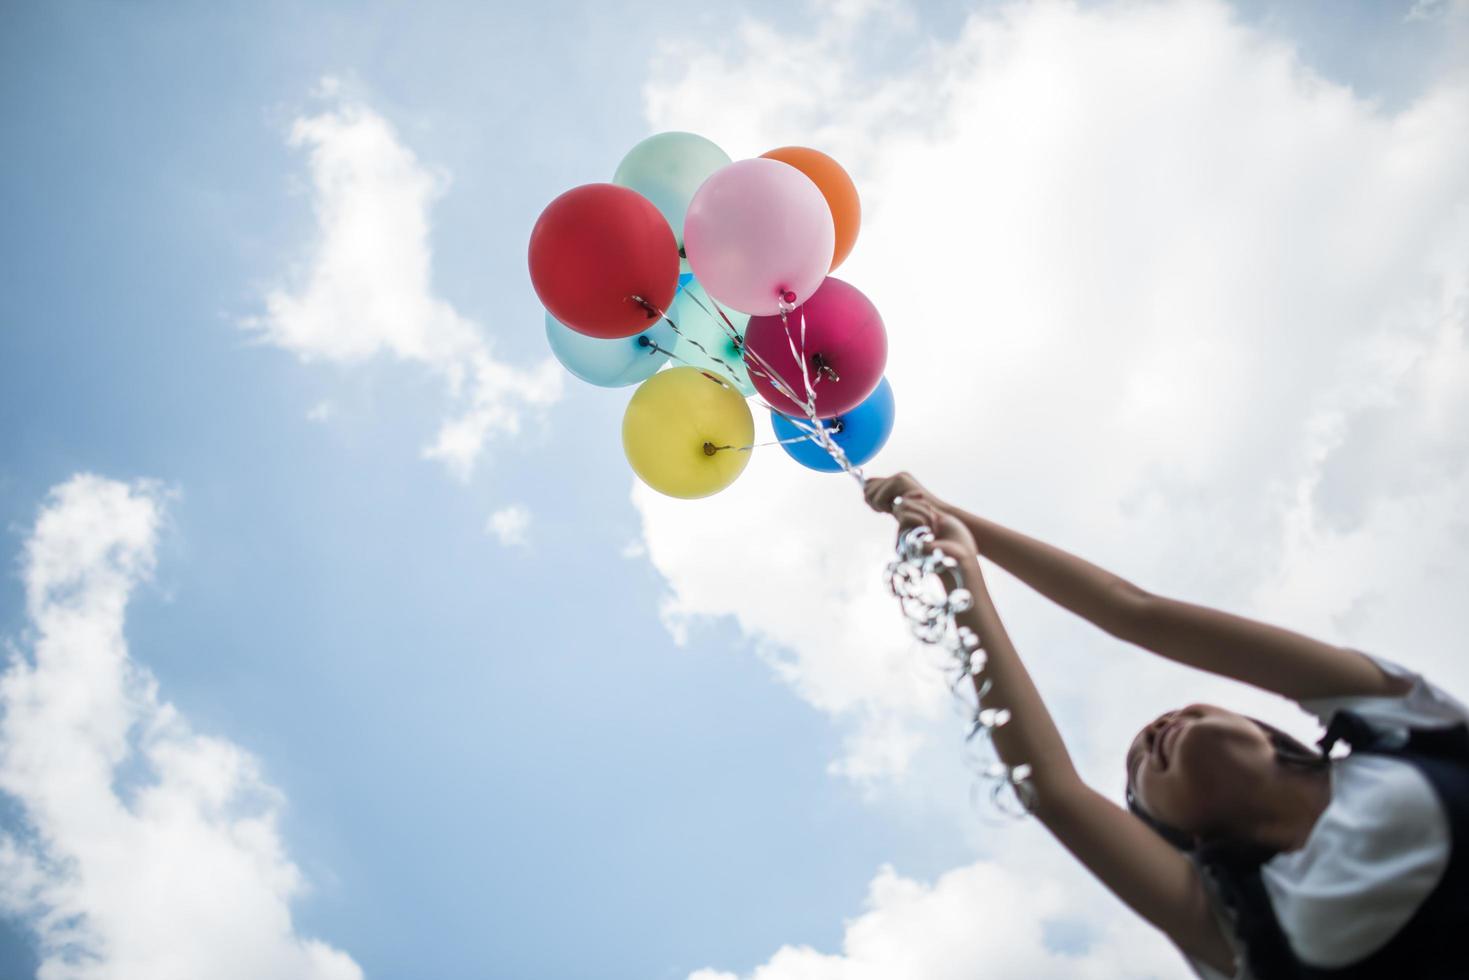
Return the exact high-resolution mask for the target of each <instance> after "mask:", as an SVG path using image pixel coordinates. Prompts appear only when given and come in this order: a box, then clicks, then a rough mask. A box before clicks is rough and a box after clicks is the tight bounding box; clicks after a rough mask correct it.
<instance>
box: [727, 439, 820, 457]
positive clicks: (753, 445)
mask: <svg viewBox="0 0 1469 980" xmlns="http://www.w3.org/2000/svg"><path fill="white" fill-rule="evenodd" d="M809 439H810V437H809V436H804V435H802V436H791V437H790V438H789V439H774V440H772V441H770V442H752V443H751V444H750V445H748V446H715V447H714V451H715V452H719V451H720V450H721V449H733V450H734V451H735V452H737V453H747V452H749V451H750V450H752V449H759V448H760V447H761V446H789V445H790V444H791V443H793V442H807V441H809Z"/></svg>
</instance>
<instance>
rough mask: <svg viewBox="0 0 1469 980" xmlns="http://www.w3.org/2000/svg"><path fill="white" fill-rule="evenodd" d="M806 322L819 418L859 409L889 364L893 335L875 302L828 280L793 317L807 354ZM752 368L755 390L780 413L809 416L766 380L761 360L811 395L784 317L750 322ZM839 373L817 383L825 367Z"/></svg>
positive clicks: (748, 338) (792, 333) (792, 323)
mask: <svg viewBox="0 0 1469 980" xmlns="http://www.w3.org/2000/svg"><path fill="white" fill-rule="evenodd" d="M803 317H804V318H805V321H806V342H805V346H804V350H805V355H806V370H807V372H808V373H809V375H810V377H811V380H812V381H813V382H814V383H815V389H816V416H817V417H818V418H823V419H829V418H831V417H832V416H833V415H840V414H841V413H843V412H846V411H849V410H851V409H853V408H856V407H857V406H858V405H859V404H861V403H862V401H863V400H864V399H865V398H866V397H867V396H868V395H870V394H872V392H873V390H874V389H876V388H877V383H878V382H879V381H881V380H882V372H883V369H884V368H885V367H886V366H887V360H888V334H887V329H886V328H885V327H883V325H882V317H881V316H879V315H878V312H877V308H876V307H874V306H873V305H872V301H871V300H869V299H868V298H867V297H866V296H863V295H862V292H861V290H859V289H857V287H856V286H852V285H850V284H848V283H845V282H842V281H841V280H840V279H833V278H831V277H830V276H828V277H827V278H826V281H825V282H823V283H822V284H821V286H820V288H819V289H817V290H816V292H815V293H813V294H812V295H811V298H810V299H808V300H807V301H806V302H805V303H803V304H802V305H801V307H800V308H799V309H797V310H796V311H795V312H793V313H791V314H790V315H789V316H788V317H787V321H786V322H787V323H788V324H789V326H790V338H792V339H794V340H795V343H796V349H797V350H801V349H802V344H801V320H802V318H803ZM745 349H746V354H747V357H746V362H745V363H746V364H748V365H749V368H750V380H751V381H752V382H754V384H755V389H756V390H757V391H759V392H760V395H761V396H762V397H763V398H764V399H765V400H766V401H768V402H769V403H770V406H771V407H772V408H774V409H775V410H776V411H777V412H781V413H782V414H785V415H791V416H794V417H796V418H806V410H805V409H804V408H802V407H801V405H799V404H797V403H796V402H793V401H791V400H790V399H789V398H787V397H786V396H785V395H783V394H781V393H780V392H779V391H778V390H777V389H776V387H775V385H774V384H773V383H772V382H771V380H770V378H769V377H767V376H766V373H765V368H764V367H763V366H762V365H761V361H764V362H765V364H768V365H769V366H770V368H771V370H773V371H774V372H775V373H776V375H778V376H779V377H780V378H781V379H782V380H783V381H784V382H785V383H786V384H787V385H788V386H789V387H790V389H791V390H792V391H794V392H795V393H796V394H797V395H799V396H800V397H801V399H802V400H804V399H805V397H806V386H805V382H804V381H802V380H801V363H800V362H799V361H797V360H796V359H795V357H793V356H792V355H791V341H790V339H787V336H786V324H782V323H781V319H780V317H779V316H756V317H751V318H750V325H749V326H748V327H746V328H745ZM823 365H824V366H826V367H827V368H829V369H830V370H831V372H833V373H835V375H836V377H835V378H833V377H832V375H831V374H826V375H825V376H823V377H821V380H820V381H817V380H816V379H817V377H818V375H819V374H821V371H822V366H823Z"/></svg>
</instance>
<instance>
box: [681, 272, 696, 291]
mask: <svg viewBox="0 0 1469 980" xmlns="http://www.w3.org/2000/svg"><path fill="white" fill-rule="evenodd" d="M693 278H694V274H693V273H692V272H680V273H679V274H678V288H679V289H682V288H684V287H685V286H687V285H688V284H689V282H690V281H691V280H693Z"/></svg>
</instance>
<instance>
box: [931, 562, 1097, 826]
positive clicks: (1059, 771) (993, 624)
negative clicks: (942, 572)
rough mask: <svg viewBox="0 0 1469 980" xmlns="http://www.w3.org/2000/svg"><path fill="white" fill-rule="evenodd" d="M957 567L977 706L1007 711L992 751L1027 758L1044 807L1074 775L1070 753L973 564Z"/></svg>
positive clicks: (1013, 761)
mask: <svg viewBox="0 0 1469 980" xmlns="http://www.w3.org/2000/svg"><path fill="white" fill-rule="evenodd" d="M960 572H961V574H962V575H963V577H964V587H965V588H966V589H968V590H969V591H970V593H971V594H972V595H973V596H974V605H973V606H972V607H971V608H970V609H968V610H967V611H965V612H963V613H960V614H959V615H958V616H956V617H955V621H956V622H957V623H958V624H959V625H960V626H967V627H969V628H970V629H972V630H974V632H975V633H976V634H977V635H978V636H979V640H980V644H981V647H982V649H983V650H984V651H985V656H986V659H985V667H984V670H983V672H982V673H980V674H979V675H978V676H977V677H976V678H975V686H976V689H977V690H980V691H983V696H982V697H981V700H980V706H981V707H984V708H1003V709H1005V710H1008V711H1009V712H1010V720H1009V721H1008V722H1006V723H1005V724H1004V725H1001V726H1000V727H999V728H996V729H994V730H993V732H992V733H991V734H992V737H993V741H994V746H995V751H996V752H997V753H998V754H999V756H1000V758H1001V759H1002V760H1003V761H1004V762H1005V763H1006V764H1007V765H1011V766H1016V765H1020V764H1022V763H1027V764H1029V765H1030V766H1031V767H1032V769H1033V770H1034V775H1033V777H1032V782H1033V784H1034V785H1035V787H1036V788H1037V790H1038V792H1039V793H1040V796H1041V799H1038V801H1037V802H1038V804H1039V805H1040V806H1042V807H1044V805H1045V802H1046V801H1045V799H1044V797H1045V796H1046V795H1047V793H1048V792H1054V791H1055V790H1057V789H1059V788H1062V787H1068V788H1069V786H1070V784H1071V783H1073V782H1074V781H1075V780H1076V778H1077V777H1076V771H1075V769H1074V767H1073V765H1072V762H1071V756H1070V754H1069V753H1068V752H1067V751H1066V744H1065V742H1063V741H1062V739H1061V733H1060V731H1059V730H1058V729H1057V728H1056V723H1055V722H1054V721H1053V720H1052V718H1051V713H1050V711H1048V710H1047V709H1046V705H1045V702H1044V701H1043V700H1042V699H1041V695H1040V692H1039V691H1038V690H1037V689H1036V686H1035V682H1034V681H1032V680H1031V677H1030V673H1029V671H1027V670H1026V669H1025V664H1024V663H1022V662H1021V660H1020V656H1019V654H1018V653H1017V652H1016V650H1015V647H1014V645H1013V644H1012V643H1011V642H1010V635H1009V633H1008V632H1007V631H1006V630H1005V625H1004V623H1002V622H1001V621H1000V614H999V612H998V611H997V610H996V609H995V604H994V602H993V601H991V599H990V594H989V590H988V589H987V588H986V587H985V583H984V577H983V575H982V574H981V571H980V567H979V563H978V562H977V561H965V562H963V563H962V565H961V567H960Z"/></svg>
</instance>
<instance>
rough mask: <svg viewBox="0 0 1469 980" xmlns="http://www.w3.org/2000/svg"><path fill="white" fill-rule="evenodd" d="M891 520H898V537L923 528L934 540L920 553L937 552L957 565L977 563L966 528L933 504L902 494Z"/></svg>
mask: <svg viewBox="0 0 1469 980" xmlns="http://www.w3.org/2000/svg"><path fill="white" fill-rule="evenodd" d="M899 475H904V474H899ZM893 516H894V517H896V518H897V519H898V535H899V536H900V537H901V536H902V535H903V534H904V533H906V532H907V531H908V530H909V529H910V528H915V527H918V526H919V525H926V526H927V527H928V529H929V530H931V531H932V532H933V534H934V540H933V541H932V542H931V543H930V544H929V545H927V546H926V547H925V548H924V549H923V550H924V551H925V552H930V551H933V550H935V549H938V550H940V551H942V552H943V553H944V554H946V555H948V556H949V557H950V558H953V559H955V560H956V561H959V562H960V563H963V564H969V565H973V564H975V563H976V562H977V560H978V556H979V546H978V545H976V544H975V542H974V535H973V534H971V533H970V531H969V528H968V527H966V526H965V524H964V522H963V521H961V520H959V519H958V518H957V517H954V516H952V515H950V514H949V513H947V512H946V511H944V510H943V509H942V508H941V507H940V506H939V505H938V504H936V503H934V502H933V501H932V500H929V499H925V498H924V497H922V496H918V497H913V496H909V495H908V494H903V495H901V496H900V498H899V500H898V505H897V506H896V507H895V508H893Z"/></svg>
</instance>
